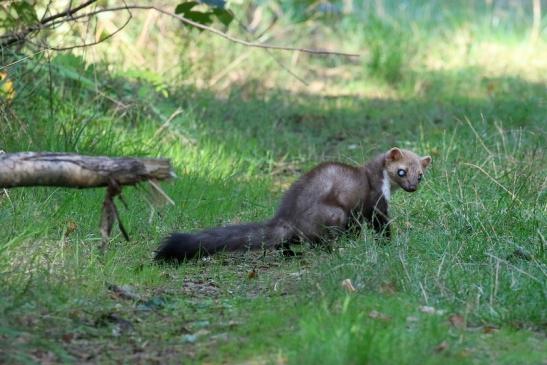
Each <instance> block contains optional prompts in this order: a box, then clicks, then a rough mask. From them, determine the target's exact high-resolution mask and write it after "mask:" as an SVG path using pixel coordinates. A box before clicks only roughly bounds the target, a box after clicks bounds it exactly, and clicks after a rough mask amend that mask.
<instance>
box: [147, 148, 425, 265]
mask: <svg viewBox="0 0 547 365" xmlns="http://www.w3.org/2000/svg"><path fill="white" fill-rule="evenodd" d="M430 162H431V157H429V156H426V157H423V158H422V157H419V156H418V155H416V154H415V153H413V152H411V151H407V150H403V149H399V148H392V149H391V150H389V151H388V152H387V153H384V154H381V155H379V156H377V157H376V158H375V159H373V160H372V161H370V162H369V163H367V164H366V165H364V166H351V165H346V164H342V163H337V162H326V163H322V164H320V165H318V166H317V167H315V168H314V169H312V170H311V171H309V172H308V173H307V174H305V175H304V176H302V177H301V178H300V179H299V180H297V181H296V182H295V183H294V184H293V185H292V186H291V187H290V188H289V190H288V191H287V192H286V193H285V194H284V196H283V198H282V200H281V204H280V206H279V208H278V210H277V213H276V214H275V216H274V217H273V218H272V219H270V220H268V221H265V222H263V223H249V224H243V225H232V226H226V227H219V228H213V229H208V230H205V231H201V232H198V233H195V234H187V233H173V234H172V235H171V236H169V237H168V238H166V240H165V241H164V242H163V244H162V245H161V246H160V248H159V249H158V251H157V252H156V259H157V260H167V261H170V260H174V261H181V260H184V259H186V258H191V257H196V256H202V255H208V254H212V253H214V252H217V251H223V250H224V251H236V250H245V249H259V248H286V247H288V245H289V244H290V243H293V242H298V241H302V240H306V241H310V242H320V241H321V240H322V239H325V238H328V237H332V236H333V235H336V234H338V233H340V232H344V231H347V230H355V228H356V227H357V228H359V227H361V226H362V225H363V223H364V222H365V221H366V222H368V223H370V224H371V225H372V227H373V228H374V229H375V230H376V231H377V232H380V233H384V234H385V235H386V236H387V237H389V236H390V229H389V216H388V199H389V197H387V199H386V197H385V196H384V194H383V191H382V185H383V181H384V170H385V171H386V172H387V174H388V176H389V180H390V181H389V184H390V185H391V186H392V187H402V188H403V189H404V190H406V191H415V190H416V189H417V187H418V184H419V180H418V179H419V176H420V174H423V170H424V169H425V168H426V167H427V166H428V165H429V164H430ZM398 169H404V170H405V173H406V175H405V176H404V177H401V176H399V175H398Z"/></svg>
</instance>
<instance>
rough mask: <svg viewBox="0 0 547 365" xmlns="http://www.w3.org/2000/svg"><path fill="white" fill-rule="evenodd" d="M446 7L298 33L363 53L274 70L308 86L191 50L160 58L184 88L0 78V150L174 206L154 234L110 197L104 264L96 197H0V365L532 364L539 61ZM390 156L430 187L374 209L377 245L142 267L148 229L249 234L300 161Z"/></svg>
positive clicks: (542, 214) (305, 164)
mask: <svg viewBox="0 0 547 365" xmlns="http://www.w3.org/2000/svg"><path fill="white" fill-rule="evenodd" d="M388 3H389V4H391V2H388ZM429 3H430V2H429ZM420 4H421V3H420ZM424 4H425V3H424ZM422 6H423V7H425V8H427V7H428V6H429V5H427V4H425V5H422ZM393 9H395V8H393ZM393 9H392V10H393ZM412 9H414V8H412ZM448 10H450V8H449V7H448V8H445V9H444V10H443V11H442V12H440V13H439V14H440V15H439V16H440V18H441V19H444V21H445V23H442V22H440V23H435V24H431V23H429V22H428V21H427V20H426V19H422V18H420V16H422V15H421V14H423V12H420V11H416V14H414V13H412V12H404V14H408V13H410V15H404V14H403V13H402V12H401V13H394V12H392V13H391V14H396V15H394V16H396V17H398V18H396V19H399V20H400V21H399V22H398V24H399V25H397V24H395V23H397V22H395V23H394V22H389V21H386V20H385V18H382V17H381V16H379V18H378V19H376V18H375V19H374V21H371V22H369V23H366V27H368V28H369V29H368V30H374V31H375V32H372V33H371V32H368V31H367V32H363V30H362V29H361V30H360V29H359V26H358V24H359V22H353V23H352V22H349V21H346V20H342V21H341V23H340V27H341V28H340V29H341V30H345V31H347V32H351V33H347V34H353V35H354V36H353V37H342V36H341V35H340V34H337V33H336V32H333V31H330V30H329V29H328V28H317V29H319V30H318V31H317V32H318V33H319V34H320V35H317V34H314V35H313V37H318V36H323V37H324V40H325V41H326V42H335V41H337V42H338V44H342V45H344V47H347V48H348V49H352V48H356V49H360V46H359V42H361V41H363V42H365V44H367V45H369V47H366V49H365V51H366V52H364V53H365V55H364V57H363V59H362V60H360V61H358V62H347V63H342V62H341V61H337V60H332V59H326V60H325V59H322V60H317V59H309V58H306V57H304V56H299V57H301V58H300V61H296V62H295V63H290V59H288V58H287V57H292V56H285V55H277V54H276V57H279V59H281V60H282V61H283V62H288V64H291V65H293V66H294V69H295V70H296V71H298V72H299V75H301V76H302V77H305V78H306V79H308V80H313V82H310V84H309V85H308V86H305V85H302V84H301V83H300V82H298V81H296V80H295V79H294V78H292V77H291V76H290V75H288V74H287V73H286V72H285V70H284V69H282V68H279V66H278V65H277V63H275V62H273V61H272V59H271V57H270V56H269V55H268V54H265V53H261V52H258V51H247V50H245V49H243V50H245V52H250V53H249V54H248V55H247V56H246V57H248V58H247V59H246V61H245V67H243V66H242V64H235V65H234V66H232V68H231V69H229V68H228V67H229V66H230V64H231V62H233V60H235V59H237V57H238V56H239V55H238V52H239V53H240V52H241V50H242V49H241V48H237V47H235V46H232V45H227V44H225V43H222V42H221V41H217V40H212V42H213V44H214V45H215V46H216V47H217V48H216V49H215V50H216V51H215V52H216V53H219V54H220V53H222V52H224V54H225V56H226V57H221V58H215V56H214V55H213V56H211V55H210V54H208V53H207V52H208V50H209V49H210V48H207V49H206V48H205V47H199V45H200V44H201V43H200V42H203V43H204V44H205V43H206V42H210V41H211V40H210V39H207V41H205V40H203V39H202V38H198V40H197V41H196V48H195V52H194V55H193V56H192V57H197V59H199V60H201V61H202V62H195V60H194V61H193V62H192V61H191V59H190V56H188V55H186V54H182V55H180V58H178V59H177V61H178V62H180V68H177V69H176V71H173V72H176V73H178V72H182V71H181V69H183V68H184V67H187V69H185V71H184V72H185V73H184V75H185V77H188V81H187V83H184V82H178V81H177V82H176V83H174V84H169V83H167V82H166V81H165V80H167V79H169V77H168V75H169V74H168V72H166V73H164V74H159V73H157V72H153V70H152V71H150V72H146V73H145V72H138V71H135V70H133V69H131V67H132V66H131V65H130V64H129V65H128V64H126V65H125V66H124V67H129V68H130V69H131V70H130V71H123V72H121V71H120V72H118V71H114V72H110V73H107V72H105V70H104V69H103V68H101V66H100V65H99V64H96V65H94V66H86V65H85V64H84V63H82V62H81V60H79V59H77V58H72V57H65V58H59V59H57V60H54V61H53V63H52V65H53V67H51V72H52V75H53V94H51V95H50V94H49V93H48V92H47V91H48V83H49V80H48V78H47V77H46V76H44V75H47V74H48V72H47V70H48V68H47V65H46V66H44V65H42V64H41V63H31V62H29V63H27V64H18V66H17V67H19V68H17V69H14V70H13V71H12V72H13V74H16V75H18V76H17V78H15V77H14V79H15V81H16V85H15V88H16V91H17V93H18V94H17V95H18V97H17V98H16V99H15V100H14V101H13V104H12V105H11V106H10V108H4V109H3V110H2V117H3V121H2V123H0V149H3V150H5V151H7V152H11V151H20V150H36V151H38V150H51V151H75V152H78V153H83V154H107V155H136V156H152V157H154V156H162V157H168V158H170V159H171V160H172V161H173V164H174V166H175V170H176V172H177V175H178V176H179V177H178V178H177V179H176V180H175V181H174V182H172V183H166V184H164V187H165V191H166V192H167V193H168V195H169V196H170V197H171V198H172V199H173V200H174V201H175V202H176V206H174V207H171V206H166V207H163V208H160V209H158V211H157V213H156V214H154V215H151V214H150V208H149V206H148V204H147V203H146V202H145V199H144V195H145V194H144V193H143V192H142V191H141V190H138V189H131V188H128V189H126V190H124V195H125V198H126V200H127V202H128V209H127V210H124V209H121V215H122V219H123V222H124V224H125V226H126V228H127V230H128V232H129V233H130V236H131V238H132V241H131V242H125V241H123V239H122V237H121V236H119V235H117V236H116V237H114V239H113V240H112V242H111V244H110V246H109V248H108V250H107V252H106V253H105V255H104V256H103V255H101V254H100V253H99V250H98V245H99V232H98V228H97V226H98V221H99V211H100V207H101V201H102V198H103V194H104V192H102V191H98V190H97V191H96V190H83V191H75V190H68V189H58V188H28V189H27V188H26V189H12V190H10V191H8V192H7V193H3V194H2V195H0V237H3V239H2V240H0V269H1V272H2V275H1V276H0V284H1V285H0V294H1V295H0V311H1V313H2V315H1V316H0V362H6V363H50V362H57V363H63V362H65V363H80V362H83V363H86V362H88V363H111V362H112V363H114V362H124V363H154V362H161V363H246V364H262V363H281V364H284V363H292V364H317V363H324V364H354V363H355V364H363V363H367V364H390V363H401V364H424V363H426V364H440V363H442V364H515V363H519V364H542V363H544V361H545V358H546V357H547V346H546V341H545V324H546V323H547V318H546V312H545V303H546V298H545V296H546V294H547V293H546V287H545V270H546V266H545V235H546V233H545V227H546V226H547V225H546V223H547V216H546V196H545V181H546V173H545V168H544V166H545V162H546V161H545V152H544V149H545V148H544V146H545V115H546V113H545V112H546V105H545V100H546V99H547V93H546V91H545V82H546V81H547V80H545V75H546V74H547V73H546V72H545V71H546V67H547V65H545V63H544V62H541V61H534V60H541V59H543V60H545V55H546V49H547V48H546V45H545V42H544V41H543V40H540V41H539V42H538V44H536V45H530V44H529V43H527V41H526V33H525V32H524V31H517V30H518V29H520V28H519V27H520V26H521V23H519V21H518V19H519V18H518V16H516V15H515V19H517V20H514V22H513V23H511V24H512V27H511V24H508V23H504V25H503V27H501V28H502V29H499V28H496V27H493V26H491V27H486V25H485V24H484V23H483V22H482V19H483V17H481V16H479V15H477V14H478V13H473V14H471V15H469V14H466V15H465V16H473V17H474V18H473V19H476V21H475V22H468V23H467V25H465V24H464V25H462V24H463V23H462V22H461V19H462V18H456V17H455V16H454V18H450V16H451V14H453V13H451V12H449V11H448ZM393 11H394V10H393ZM424 11H425V10H424ZM469 11H471V10H469ZM473 11H478V10H473ZM433 13H434V11H433ZM480 14H482V13H480ZM406 16H408V17H409V18H405V17H406ZM463 18H465V17H463ZM447 19H448V20H450V19H451V20H450V21H448V20H447ZM458 19H459V20H458ZM484 19H486V18H484ZM311 22H312V23H313V22H315V20H311ZM406 22H409V23H412V22H414V26H415V28H413V29H417V30H416V32H414V33H408V32H406V30H408V29H407V28H406V27H407V25H405V24H407V23H406ZM313 24H315V23H313ZM442 24H449V26H447V27H444V26H441V25H442ZM366 27H365V30H367V28H366ZM506 28H509V30H508V29H506ZM300 32H301V33H298V34H297V35H298V37H297V38H298V39H306V35H307V34H306V29H304V30H300ZM426 33H428V34H430V35H428V36H427V37H426V36H425V34H426ZM371 34H374V37H372V38H367V37H371ZM287 37H289V38H288V39H287V42H289V41H290V37H291V36H287ZM294 37H296V36H294ZM310 39H315V38H310ZM382 40H386V42H382ZM388 40H389V42H388ZM114 42H118V40H116V39H114ZM103 46H104V45H103ZM118 48H119V49H123V47H122V46H120V47H118ZM488 52H495V54H496V58H492V56H491V54H490V55H489V53H488ZM519 52H521V53H519ZM517 53H518V54H526V55H527V56H528V58H527V59H528V60H529V62H522V60H521V58H519V57H515V56H514V54H517ZM148 56H149V55H146V56H145V57H148ZM89 57H90V58H91V55H89ZM126 62H131V60H127V61H126ZM153 64H155V63H153ZM115 65H116V64H115ZM255 66H256V67H255ZM120 67H121V66H120ZM227 68H228V69H229V70H231V71H228V72H227V73H226V75H225V76H223V77H219V72H221V70H223V69H227ZM242 70H243V71H244V72H243V71H242ZM17 72H20V73H17ZM264 73H266V74H264ZM242 74H244V75H243V76H242ZM166 75H167V76H166ZM220 76H222V75H220ZM177 80H178V79H177ZM211 80H216V81H215V82H214V83H213V82H212V81H211ZM188 84H191V85H192V86H188ZM29 85H32V87H31V86H29ZM90 85H92V86H93V87H91V86H90ZM200 85H201V86H200ZM96 88H97V89H98V90H100V91H101V93H97V91H96ZM113 100H114V101H113ZM393 145H398V146H401V147H405V148H409V149H412V150H415V151H417V152H419V153H421V154H430V155H432V157H433V166H432V168H431V170H430V171H428V172H427V174H426V179H425V182H424V184H423V186H422V188H421V189H420V191H419V192H417V193H415V194H406V193H404V192H397V193H396V194H394V196H393V200H392V204H391V214H392V216H393V218H394V230H395V232H394V238H393V239H392V240H391V242H390V243H389V244H383V241H382V240H381V239H379V238H378V237H375V236H374V235H373V233H372V232H371V231H370V230H368V229H365V230H363V232H362V234H361V235H360V236H359V237H341V238H339V239H338V240H336V242H334V243H333V244H334V250H333V252H325V251H324V250H321V249H310V248H308V247H303V249H302V250H303V256H302V257H299V258H295V259H287V258H284V257H282V256H281V255H280V254H279V253H277V252H269V253H267V254H265V255H262V253H240V254H231V255H218V256H215V257H212V258H209V259H207V260H202V261H198V262H191V263H187V264H184V265H181V266H178V267H173V266H158V265H154V264H153V263H152V261H151V258H152V252H153V250H154V249H155V248H156V247H157V244H158V242H159V240H160V239H161V238H162V237H163V236H164V235H165V234H167V233H168V232H171V231H173V230H177V231H192V230H197V229H201V228H204V227H208V226H213V225H220V224H227V223H230V222H240V221H254V220H260V219H263V218H266V217H269V216H271V215H272V214H273V212H274V211H275V207H276V205H277V202H278V200H279V198H280V197H281V194H282V192H283V191H284V190H285V189H286V188H287V187H288V186H289V185H290V183H291V182H292V181H294V180H295V179H296V178H297V177H298V176H299V175H300V174H301V173H303V172H304V171H305V170H307V169H309V168H310V167H312V166H313V165H315V164H316V163H318V162H320V161H324V160H331V159H334V160H339V161H344V162H350V163H362V162H363V161H365V160H366V159H368V158H370V157H372V156H373V155H374V154H375V153H378V152H381V151H385V150H387V149H388V148H389V147H391V146H393ZM116 232H117V231H116ZM345 279H350V280H351V281H352V283H353V286H354V287H355V288H356V291H355V292H347V291H346V290H344V289H343V288H342V286H341V283H342V281H343V280H345ZM113 285H114V286H113ZM116 288H117V289H116Z"/></svg>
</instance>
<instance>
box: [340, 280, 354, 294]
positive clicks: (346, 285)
mask: <svg viewBox="0 0 547 365" xmlns="http://www.w3.org/2000/svg"><path fill="white" fill-rule="evenodd" d="M342 288H344V289H345V290H346V292H347V293H354V292H356V291H357V289H355V287H354V286H353V284H352V283H351V279H344V280H342Z"/></svg>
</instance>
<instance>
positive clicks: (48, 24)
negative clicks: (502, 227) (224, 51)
mask: <svg viewBox="0 0 547 365" xmlns="http://www.w3.org/2000/svg"><path fill="white" fill-rule="evenodd" d="M94 1H96V0H89V1H87V2H85V3H84V4H82V5H80V6H78V7H77V8H74V9H72V10H70V9H69V10H67V11H65V12H63V13H64V14H63V13H59V14H55V15H52V16H50V17H48V18H46V19H44V21H42V22H40V23H39V24H37V25H34V26H31V27H29V28H27V29H26V30H24V31H22V32H20V33H18V34H14V35H13V37H15V39H14V38H10V39H8V40H7V41H4V42H2V44H0V47H2V46H6V45H10V44H12V43H15V42H17V41H19V40H21V39H24V38H25V37H26V36H27V35H28V34H29V33H31V32H33V31H36V30H39V29H41V28H46V27H47V28H50V27H54V26H56V25H58V24H61V23H65V22H67V21H76V20H78V19H83V18H90V17H92V16H95V15H97V14H100V13H105V12H113V11H124V10H125V11H127V10H132V9H135V10H154V11H157V12H159V13H161V14H163V15H167V16H170V17H172V18H174V19H177V20H179V21H181V22H182V23H185V24H187V25H191V26H193V27H195V28H198V29H201V30H205V31H207V32H210V33H213V34H215V35H217V36H219V37H222V38H224V39H227V40H229V41H230V42H233V43H237V44H241V45H243V46H246V47H253V48H262V49H273V50H281V51H290V52H303V53H310V54H317V55H334V56H344V57H359V56H360V55H359V54H355V53H347V52H338V51H327V50H319V49H310V48H300V47H286V46H276V45H272V44H263V43H255V42H248V41H245V40H243V39H240V38H236V37H233V36H231V35H229V34H227V33H224V32H221V31H220V30H218V29H215V28H213V27H209V26H206V25H203V24H200V23H198V22H195V21H193V20H190V19H187V18H185V17H183V16H181V15H178V14H175V13H173V12H170V11H167V10H164V9H161V8H158V7H156V6H148V5H125V6H119V7H111V8H104V9H98V10H95V11H91V12H88V13H85V14H79V15H76V16H74V13H75V12H77V11H79V10H81V9H83V8H85V7H87V6H89V5H90V4H91V3H93V2H94ZM63 16H64V17H67V16H70V18H66V19H62V20H56V19H59V18H61V17H63ZM52 20H53V21H52ZM124 26H125V25H124ZM112 35H114V34H112ZM112 35H111V36H112ZM97 43H99V42H94V43H90V44H87V45H94V44H97ZM87 45H79V46H74V47H63V48H54V47H52V48H51V49H53V50H64V49H70V48H76V47H85V46H87Z"/></svg>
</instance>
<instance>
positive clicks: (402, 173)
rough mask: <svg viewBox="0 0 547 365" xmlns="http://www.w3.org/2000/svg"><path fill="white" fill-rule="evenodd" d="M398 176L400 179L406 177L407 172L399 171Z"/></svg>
mask: <svg viewBox="0 0 547 365" xmlns="http://www.w3.org/2000/svg"><path fill="white" fill-rule="evenodd" d="M397 175H399V176H400V177H403V176H406V171H405V170H403V169H399V170H397Z"/></svg>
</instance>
